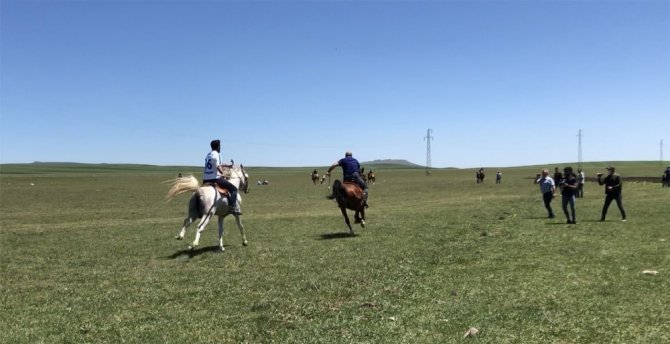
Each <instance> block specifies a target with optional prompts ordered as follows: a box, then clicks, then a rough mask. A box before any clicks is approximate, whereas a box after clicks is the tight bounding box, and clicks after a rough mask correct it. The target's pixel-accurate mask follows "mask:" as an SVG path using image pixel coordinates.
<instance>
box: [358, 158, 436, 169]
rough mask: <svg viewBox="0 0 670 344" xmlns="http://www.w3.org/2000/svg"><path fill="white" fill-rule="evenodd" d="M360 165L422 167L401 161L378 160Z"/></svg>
mask: <svg viewBox="0 0 670 344" xmlns="http://www.w3.org/2000/svg"><path fill="white" fill-rule="evenodd" d="M361 165H394V166H406V167H423V166H421V165H417V164H415V163H413V162H409V161H407V160H403V159H378V160H372V161H365V162H362V163H361Z"/></svg>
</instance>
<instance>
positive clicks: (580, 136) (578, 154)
mask: <svg viewBox="0 0 670 344" xmlns="http://www.w3.org/2000/svg"><path fill="white" fill-rule="evenodd" d="M582 136H583V135H582V130H581V129H579V134H577V137H578V138H579V140H578V142H579V143H578V146H577V147H578V148H577V167H578V168H580V169H581V168H582Z"/></svg>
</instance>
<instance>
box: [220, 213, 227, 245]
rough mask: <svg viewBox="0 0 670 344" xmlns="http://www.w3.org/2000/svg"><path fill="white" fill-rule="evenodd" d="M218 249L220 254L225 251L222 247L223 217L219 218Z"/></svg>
mask: <svg viewBox="0 0 670 344" xmlns="http://www.w3.org/2000/svg"><path fill="white" fill-rule="evenodd" d="M219 248H220V249H221V251H222V252H223V251H225V250H226V248H225V247H223V216H219Z"/></svg>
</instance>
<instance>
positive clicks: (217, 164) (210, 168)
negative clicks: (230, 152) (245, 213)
mask: <svg viewBox="0 0 670 344" xmlns="http://www.w3.org/2000/svg"><path fill="white" fill-rule="evenodd" d="M209 145H210V147H212V151H211V152H209V154H207V156H206V157H205V170H204V172H203V176H202V183H203V185H205V184H214V183H216V184H217V185H219V187H221V188H223V189H226V190H228V208H229V212H231V213H233V214H239V208H237V188H236V187H235V185H233V184H231V183H230V182H229V181H227V180H226V179H225V178H223V175H222V174H221V167H230V168H232V167H233V166H232V165H225V164H221V141H219V140H212V142H210V144H209Z"/></svg>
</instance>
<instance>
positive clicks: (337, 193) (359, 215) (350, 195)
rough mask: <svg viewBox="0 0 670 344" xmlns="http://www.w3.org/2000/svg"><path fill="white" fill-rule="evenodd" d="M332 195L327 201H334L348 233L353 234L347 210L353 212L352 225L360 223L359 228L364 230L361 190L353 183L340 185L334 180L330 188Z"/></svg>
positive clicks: (338, 181)
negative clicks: (347, 228)
mask: <svg viewBox="0 0 670 344" xmlns="http://www.w3.org/2000/svg"><path fill="white" fill-rule="evenodd" d="M332 190H333V193H332V194H331V195H329V196H328V198H329V199H335V200H336V201H337V206H338V207H340V211H342V216H344V222H345V223H346V224H347V226H348V227H349V233H350V234H354V230H353V229H352V228H351V223H350V222H349V216H348V215H347V209H351V210H353V211H354V212H355V214H354V223H360V224H361V227H363V228H365V208H364V207H363V190H361V188H360V187H359V186H358V185H356V184H355V183H353V182H344V183H342V182H341V181H340V180H339V179H336V180H335V182H334V183H333V187H332Z"/></svg>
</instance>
